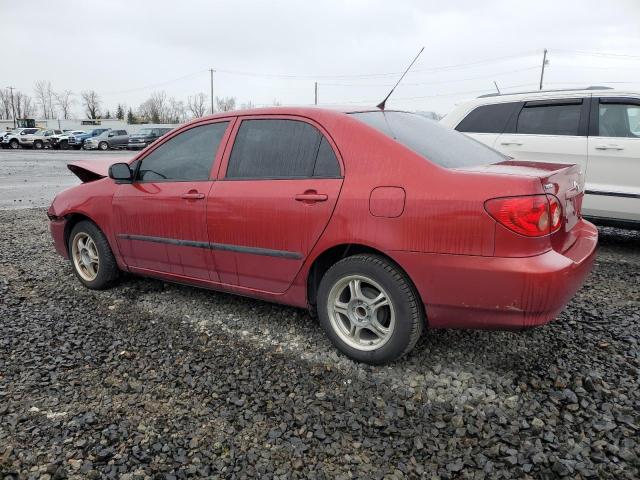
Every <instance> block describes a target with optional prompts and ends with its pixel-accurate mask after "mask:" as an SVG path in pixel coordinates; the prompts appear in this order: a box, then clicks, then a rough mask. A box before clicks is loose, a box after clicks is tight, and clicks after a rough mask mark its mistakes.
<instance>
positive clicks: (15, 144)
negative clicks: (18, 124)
mask: <svg viewBox="0 0 640 480" xmlns="http://www.w3.org/2000/svg"><path fill="white" fill-rule="evenodd" d="M9 148H12V149H13V150H16V149H18V148H20V142H18V140H16V139H15V138H14V139H12V140H11V141H10V142H9Z"/></svg>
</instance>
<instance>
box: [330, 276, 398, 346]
mask: <svg viewBox="0 0 640 480" xmlns="http://www.w3.org/2000/svg"><path fill="white" fill-rule="evenodd" d="M327 312H328V313H329V321H330V324H331V327H332V329H333V330H334V331H335V333H336V334H337V335H338V336H339V337H340V339H341V340H342V341H343V342H345V343H346V344H347V345H349V346H351V347H352V348H355V349H357V350H361V351H370V350H376V349H378V348H380V347H382V346H383V345H384V344H386V343H387V342H388V341H389V339H390V338H391V336H392V334H393V330H394V327H395V324H396V314H395V309H394V307H393V303H392V302H391V300H390V297H389V294H388V293H387V292H386V291H385V290H384V289H383V288H382V286H381V285H380V284H379V283H377V282H376V281H374V280H372V279H371V278H368V277H366V276H364V275H349V276H346V277H343V278H341V279H340V280H338V281H337V282H336V283H335V284H334V285H333V287H332V288H331V291H330V292H329V298H328V301H327Z"/></svg>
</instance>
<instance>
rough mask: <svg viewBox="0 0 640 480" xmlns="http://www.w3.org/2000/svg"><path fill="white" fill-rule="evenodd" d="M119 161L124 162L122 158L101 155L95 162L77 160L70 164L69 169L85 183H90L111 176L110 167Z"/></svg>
mask: <svg viewBox="0 0 640 480" xmlns="http://www.w3.org/2000/svg"><path fill="white" fill-rule="evenodd" d="M119 161H120V162H121V161H123V160H122V157H107V156H106V155H100V158H96V159H94V160H77V161H75V162H71V163H68V164H67V168H68V169H69V170H71V172H73V174H74V175H75V176H76V177H78V178H79V179H80V180H82V182H83V183H88V182H93V181H94V180H99V179H101V178H104V177H106V176H107V175H108V174H109V167H110V166H111V165H113V164H114V163H118V162H119Z"/></svg>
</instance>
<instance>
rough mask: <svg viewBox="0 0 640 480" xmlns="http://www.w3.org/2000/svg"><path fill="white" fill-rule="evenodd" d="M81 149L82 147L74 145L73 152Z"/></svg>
mask: <svg viewBox="0 0 640 480" xmlns="http://www.w3.org/2000/svg"><path fill="white" fill-rule="evenodd" d="M81 148H82V145H74V146H73V149H74V150H80V149H81Z"/></svg>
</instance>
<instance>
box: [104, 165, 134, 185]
mask: <svg viewBox="0 0 640 480" xmlns="http://www.w3.org/2000/svg"><path fill="white" fill-rule="evenodd" d="M132 177H133V173H132V172H131V168H130V167H129V164H128V163H124V162H121V163H114V164H113V165H111V166H110V167H109V178H112V179H113V180H115V182H116V183H131V182H132V181H133V178H132Z"/></svg>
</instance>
